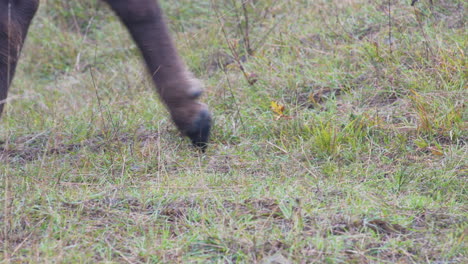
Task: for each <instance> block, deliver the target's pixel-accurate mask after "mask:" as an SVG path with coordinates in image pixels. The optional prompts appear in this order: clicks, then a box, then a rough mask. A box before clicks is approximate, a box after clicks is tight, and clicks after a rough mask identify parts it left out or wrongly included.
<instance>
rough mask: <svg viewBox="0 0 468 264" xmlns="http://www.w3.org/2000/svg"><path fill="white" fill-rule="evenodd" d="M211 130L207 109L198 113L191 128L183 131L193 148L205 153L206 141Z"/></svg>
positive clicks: (209, 115)
mask: <svg viewBox="0 0 468 264" xmlns="http://www.w3.org/2000/svg"><path fill="white" fill-rule="evenodd" d="M210 130H211V114H210V112H209V111H208V109H204V110H202V111H200V113H199V114H198V117H197V118H196V119H195V121H194V122H193V124H192V126H191V127H190V128H189V129H187V130H186V131H185V134H186V135H187V136H188V137H189V138H190V140H192V144H193V145H194V146H195V147H198V148H200V150H201V151H203V152H205V150H206V147H207V146H208V139H209V137H210Z"/></svg>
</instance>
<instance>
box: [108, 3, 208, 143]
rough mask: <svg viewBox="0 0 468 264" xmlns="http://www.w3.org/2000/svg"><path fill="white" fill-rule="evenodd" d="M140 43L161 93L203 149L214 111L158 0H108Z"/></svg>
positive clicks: (176, 119) (178, 123)
mask: <svg viewBox="0 0 468 264" xmlns="http://www.w3.org/2000/svg"><path fill="white" fill-rule="evenodd" d="M105 1H106V2H107V3H108V4H109V5H110V6H111V8H112V9H113V10H114V12H115V13H116V14H117V15H118V16H119V18H120V19H121V21H122V22H123V24H125V26H126V27H127V29H128V31H129V32H130V34H131V36H132V38H133V39H134V41H135V42H136V44H137V46H138V47H139V49H140V51H141V53H142V55H143V58H144V60H145V62H146V66H147V69H148V71H149V73H150V74H151V76H152V78H153V81H154V83H155V85H156V87H157V90H158V92H159V95H160V97H161V99H162V100H163V102H164V103H165V104H166V105H167V107H168V109H169V112H170V113H171V116H172V119H173V121H174V123H175V125H176V126H177V127H178V128H179V130H180V131H181V132H182V133H184V134H185V135H186V136H188V137H189V138H190V139H191V140H192V143H193V144H195V145H196V146H199V147H201V148H202V149H205V148H206V143H207V141H208V137H209V133H210V127H211V115H210V112H209V110H208V107H207V106H206V105H205V104H202V103H200V102H199V101H198V97H199V96H200V95H201V93H202V87H201V84H200V83H199V82H198V81H197V80H196V79H195V78H194V77H193V76H192V74H191V73H190V72H189V71H188V70H187V67H186V65H185V64H184V63H183V62H182V60H181V59H180V57H179V55H178V53H177V51H176V48H175V45H174V43H173V41H172V39H171V37H170V35H169V29H168V27H167V25H166V23H165V21H164V15H163V13H162V10H161V8H160V6H159V4H158V2H157V1H155V0H105Z"/></svg>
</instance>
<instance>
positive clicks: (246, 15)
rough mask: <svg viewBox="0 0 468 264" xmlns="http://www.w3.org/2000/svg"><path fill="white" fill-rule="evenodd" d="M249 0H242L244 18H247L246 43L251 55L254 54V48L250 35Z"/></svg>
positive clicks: (248, 52)
mask: <svg viewBox="0 0 468 264" xmlns="http://www.w3.org/2000/svg"><path fill="white" fill-rule="evenodd" d="M246 2H247V1H242V10H243V11H244V18H245V35H244V41H245V44H246V45H247V54H249V55H250V56H252V55H253V50H252V48H251V47H250V37H249V13H248V12H247V6H246V4H245V3H246Z"/></svg>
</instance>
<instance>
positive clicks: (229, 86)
mask: <svg viewBox="0 0 468 264" xmlns="http://www.w3.org/2000/svg"><path fill="white" fill-rule="evenodd" d="M223 73H224V75H225V76H226V80H227V84H228V88H229V92H230V93H231V96H232V98H234V104H235V105H236V108H237V109H236V110H237V113H236V114H237V116H238V117H239V120H240V122H241V126H242V128H244V129H245V126H244V120H243V119H242V115H241V114H240V107H239V105H240V103H239V102H238V101H237V98H236V96H235V95H234V91H233V90H232V85H231V81H230V80H229V76H228V74H227V72H226V69H224V70H223Z"/></svg>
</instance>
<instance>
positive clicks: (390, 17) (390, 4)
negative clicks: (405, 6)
mask: <svg viewBox="0 0 468 264" xmlns="http://www.w3.org/2000/svg"><path fill="white" fill-rule="evenodd" d="M388 44H389V47H390V55H392V54H393V51H392V0H388Z"/></svg>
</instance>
